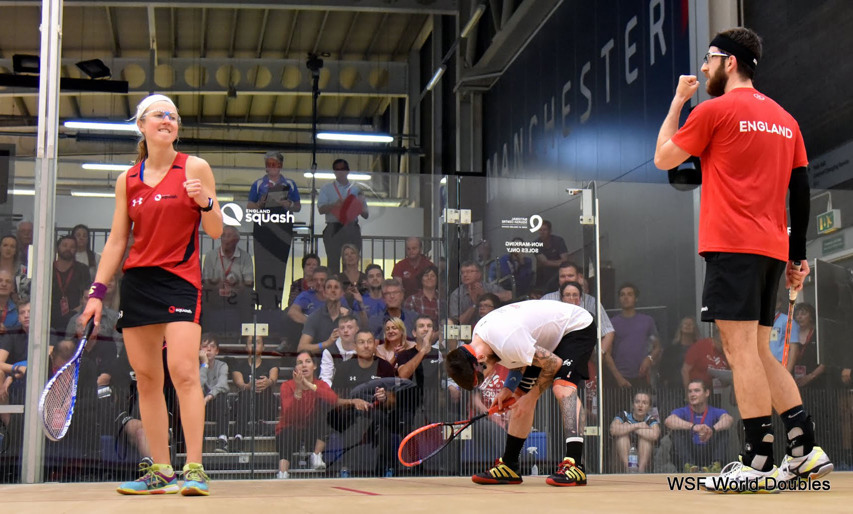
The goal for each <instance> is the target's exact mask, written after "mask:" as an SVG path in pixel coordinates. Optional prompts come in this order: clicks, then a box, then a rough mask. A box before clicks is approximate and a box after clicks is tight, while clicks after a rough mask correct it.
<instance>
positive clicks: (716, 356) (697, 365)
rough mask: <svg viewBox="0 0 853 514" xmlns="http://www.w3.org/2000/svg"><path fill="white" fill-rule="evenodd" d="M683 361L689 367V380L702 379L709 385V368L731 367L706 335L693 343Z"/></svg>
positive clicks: (710, 379)
mask: <svg viewBox="0 0 853 514" xmlns="http://www.w3.org/2000/svg"><path fill="white" fill-rule="evenodd" d="M684 363H685V364H687V365H689V366H692V367H691V368H690V380H702V381H704V382H705V383H706V384H708V385H711V383H712V380H713V377H712V376H711V374H710V373H708V368H711V369H731V368H730V367H729V362H728V361H727V360H726V356H725V354H723V352H718V351H717V349H716V348H714V341H713V340H712V339H711V338H708V337H706V338H705V339H700V340H698V341H696V342H695V343H693V345H692V346H691V347H690V349H688V350H687V354H686V355H685V356H684Z"/></svg>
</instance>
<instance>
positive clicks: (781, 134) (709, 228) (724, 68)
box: [655, 27, 833, 492]
mask: <svg viewBox="0 0 853 514" xmlns="http://www.w3.org/2000/svg"><path fill="white" fill-rule="evenodd" d="M761 55H762V45H761V39H760V38H759V37H758V35H757V34H756V33H755V32H753V31H751V30H749V29H746V28H742V27H737V28H733V29H730V30H726V31H724V32H720V33H719V34H717V35H716V36H715V37H714V39H713V40H712V41H711V44H710V46H709V47H708V53H706V54H705V59H704V64H703V65H702V69H701V71H702V73H703V74H705V77H706V78H707V84H706V90H707V91H708V94H710V95H711V96H713V97H715V98H713V99H711V100H707V101H705V102H702V103H700V104H699V105H697V106H696V108H695V109H694V110H693V112H691V113H690V116H688V118H687V121H686V122H685V124H684V126H683V127H681V128H680V129H679V128H678V121H679V117H680V114H681V109H682V107H683V106H684V104H685V103H687V102H688V101H689V100H690V98H691V97H692V96H693V94H694V93H696V90H697V89H698V87H699V82H698V80H697V78H696V77H695V76H693V75H682V76H681V77H679V80H678V86H677V88H676V91H675V97H674V98H673V100H672V104H671V105H670V108H669V113H668V114H667V116H666V119H665V120H664V122H663V125H662V126H661V129H660V133H659V135H658V139H657V146H656V148H655V166H657V167H658V168H660V169H671V168H674V167H676V166H677V165H679V164H681V163H682V162H684V161H685V160H686V159H687V158H688V157H689V156H691V155H695V156H699V157H700V158H701V163H702V186H703V187H702V198H701V208H700V215H699V254H700V255H702V256H703V257H704V258H705V262H706V272H705V285H704V291H703V293H702V320H703V321H714V322H716V324H717V327H719V330H720V335H721V336H722V340H723V349H724V351H725V353H726V358H727V359H728V361H729V364H730V365H731V367H732V372H733V374H734V385H735V394H736V396H737V401H738V407H739V408H740V412H741V415H742V416H743V424H744V431H745V435H746V437H745V441H744V447H743V451H742V453H741V455H740V462H733V463H731V464H729V465H728V466H726V468H725V469H723V473H722V475H721V477H712V478H709V479H707V480H706V481H705V483H704V485H705V488H706V489H708V490H714V491H717V492H735V491H736V492H743V491H749V492H753V491H752V490H753V489H755V488H756V487H757V488H758V489H759V490H761V491H762V492H773V491H778V488H776V487H774V484H776V483H777V482H778V481H782V480H790V479H796V478H806V479H808V478H818V477H822V476H824V475H826V474H827V473H829V472H830V471H832V469H833V465H832V463H831V462H830V460H829V458H828V457H827V455H826V453H824V451H823V450H822V449H821V448H820V447H819V446H816V445H815V440H814V424H813V423H812V420H811V417H810V416H808V414H807V413H806V411H805V409H804V408H803V402H802V399H801V397H800V393H799V391H798V390H797V385H796V383H795V382H794V379H793V377H791V375H790V373H788V372H787V371H786V370H785V368H783V367H782V365H781V364H780V363H779V361H777V360H776V359H775V358H774V357H773V354H772V353H771V352H770V330H771V328H772V326H773V315H774V309H775V298H776V289H777V287H778V284H779V279H780V277H781V275H782V271H783V270H784V271H785V276H786V284H787V287H790V288H793V289H794V290H800V289H801V288H802V285H803V280H804V279H805V277H806V275H808V273H809V266H808V264H807V263H806V260H805V258H806V229H807V228H808V216H809V184H808V175H807V166H808V160H807V156H806V149H805V145H804V144H803V137H802V135H801V134H800V128H799V126H798V125H797V122H796V120H794V118H793V117H792V116H791V115H790V114H788V113H787V112H786V111H785V110H784V109H782V107H780V106H779V105H778V104H777V103H776V102H774V101H773V100H771V99H770V98H768V97H767V96H765V95H763V94H762V93H760V92H758V91H757V90H756V89H755V88H754V87H753V84H752V79H753V77H754V75H755V70H756V67H757V65H758V62H759V60H760V59H761ZM789 192H790V210H791V234H790V236H789V235H788V231H787V218H786V212H785V196H786V195H787V194H788V193H789ZM786 263H787V264H786ZM800 263H802V268H801V269H800V268H799V266H798V265H799V264H800ZM774 408H775V409H776V411H777V412H778V413H779V414H780V416H781V417H782V421H783V422H784V424H785V432H786V434H787V437H788V442H787V448H786V455H785V458H784V460H783V462H782V464H781V466H780V467H779V468H777V467H776V466H775V464H774V462H773V430H772V426H771V415H772V409H774ZM720 478H726V479H727V480H720ZM750 484H754V485H750Z"/></svg>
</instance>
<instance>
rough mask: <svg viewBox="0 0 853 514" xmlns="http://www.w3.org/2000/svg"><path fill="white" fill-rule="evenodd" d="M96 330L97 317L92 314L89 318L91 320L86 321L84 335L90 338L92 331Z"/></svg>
mask: <svg viewBox="0 0 853 514" xmlns="http://www.w3.org/2000/svg"><path fill="white" fill-rule="evenodd" d="M93 330H95V317H94V316H92V317H91V318H89V321H87V322H86V327H85V328H84V329H83V337H85V338H86V339H89V337H91V335H92V331H93Z"/></svg>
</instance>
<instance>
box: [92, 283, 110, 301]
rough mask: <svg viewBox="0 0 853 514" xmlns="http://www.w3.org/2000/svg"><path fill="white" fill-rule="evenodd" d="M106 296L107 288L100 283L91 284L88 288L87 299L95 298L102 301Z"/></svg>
mask: <svg viewBox="0 0 853 514" xmlns="http://www.w3.org/2000/svg"><path fill="white" fill-rule="evenodd" d="M106 295H107V286H105V285H104V284H101V283H100V282H92V287H90V288H89V298H97V299H98V300H103V299H104V297H105V296H106Z"/></svg>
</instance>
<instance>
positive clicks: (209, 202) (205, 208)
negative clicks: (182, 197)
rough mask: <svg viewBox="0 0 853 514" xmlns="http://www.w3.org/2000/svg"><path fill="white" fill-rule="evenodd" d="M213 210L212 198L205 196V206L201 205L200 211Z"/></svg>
mask: <svg viewBox="0 0 853 514" xmlns="http://www.w3.org/2000/svg"><path fill="white" fill-rule="evenodd" d="M212 210H213V198H210V197H208V198H207V207H202V208H201V212H210V211H212Z"/></svg>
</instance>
